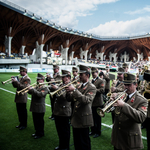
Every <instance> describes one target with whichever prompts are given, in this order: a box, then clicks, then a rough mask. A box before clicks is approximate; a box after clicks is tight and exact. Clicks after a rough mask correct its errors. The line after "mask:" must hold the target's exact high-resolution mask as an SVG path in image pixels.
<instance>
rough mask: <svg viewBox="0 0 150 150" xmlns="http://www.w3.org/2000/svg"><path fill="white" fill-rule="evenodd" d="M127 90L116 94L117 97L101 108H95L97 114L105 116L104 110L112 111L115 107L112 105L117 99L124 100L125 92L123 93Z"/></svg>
mask: <svg viewBox="0 0 150 150" xmlns="http://www.w3.org/2000/svg"><path fill="white" fill-rule="evenodd" d="M126 91H127V89H126V90H125V91H124V92H121V93H120V94H118V95H117V98H116V99H115V100H113V101H110V102H108V103H107V105H106V106H105V107H104V108H103V109H101V108H100V107H98V108H97V113H98V115H99V116H101V117H104V116H105V112H108V113H109V112H110V111H113V110H114V109H115V108H114V106H112V105H113V104H114V103H115V102H117V101H118V100H123V101H125V99H126V97H127V94H126V93H125V92H126ZM119 113H120V112H117V114H119Z"/></svg>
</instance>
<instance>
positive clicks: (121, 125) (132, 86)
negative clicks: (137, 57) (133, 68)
mask: <svg viewBox="0 0 150 150" xmlns="http://www.w3.org/2000/svg"><path fill="white" fill-rule="evenodd" d="M123 82H124V85H125V88H126V90H127V91H126V93H127V95H128V96H127V98H126V100H125V101H123V100H122V99H120V100H118V101H116V103H114V106H115V107H119V108H120V109H119V110H120V111H119V112H120V113H118V112H117V115H116V116H115V120H114V124H113V129H112V141H111V143H112V145H113V146H114V149H115V150H127V149H133V150H139V149H143V142H142V136H141V135H142V133H141V128H140V125H139V124H140V123H142V122H143V121H144V120H145V119H146V116H147V106H148V103H147V100H146V99H145V98H144V97H143V96H142V95H141V94H139V93H138V92H137V91H136V86H137V82H136V77H135V75H133V74H130V73H124V81H123ZM116 96H117V93H115V94H112V96H111V98H112V99H113V100H114V99H116Z"/></svg>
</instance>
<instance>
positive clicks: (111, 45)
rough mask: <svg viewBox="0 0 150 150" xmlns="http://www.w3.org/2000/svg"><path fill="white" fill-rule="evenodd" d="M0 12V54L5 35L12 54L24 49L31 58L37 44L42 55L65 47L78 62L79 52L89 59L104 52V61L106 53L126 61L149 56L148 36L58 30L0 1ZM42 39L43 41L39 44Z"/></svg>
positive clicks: (18, 8)
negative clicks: (124, 56)
mask: <svg viewBox="0 0 150 150" xmlns="http://www.w3.org/2000/svg"><path fill="white" fill-rule="evenodd" d="M0 11H1V14H0V48H1V51H3V52H4V48H5V47H4V41H5V35H7V36H12V37H13V39H12V51H13V52H15V53H19V50H20V48H21V46H22V45H25V46H26V48H25V52H27V53H29V54H31V53H32V51H33V49H34V48H36V41H38V42H39V44H44V50H45V51H46V50H47V49H48V50H49V49H53V50H58V49H59V50H60V46H61V45H63V47H69V53H71V51H74V52H75V53H74V56H75V57H78V58H79V52H80V48H82V49H83V50H89V52H90V53H92V57H93V58H95V54H96V50H98V52H104V54H105V55H106V58H107V59H109V57H108V54H109V52H112V53H113V52H116V53H117V56H118V57H119V56H120V55H121V54H122V53H123V52H124V51H126V52H127V53H129V55H130V60H131V59H132V58H133V57H135V58H137V53H141V52H143V53H144V59H147V57H148V56H149V55H150V54H149V51H150V34H146V35H139V36H132V37H106V36H97V35H94V34H88V33H84V32H82V31H77V30H74V29H71V28H67V27H62V26H60V25H58V24H56V23H53V22H51V21H48V20H46V19H44V18H42V17H40V16H38V15H36V14H35V13H33V12H30V11H28V10H26V9H24V8H22V7H20V6H17V5H15V4H13V3H11V2H8V1H6V0H0ZM10 30H11V32H10ZM43 35H44V40H42V39H43ZM67 40H69V44H68V45H66V43H67V42H66V41H67ZM103 46H104V49H102V47H103ZM116 49H117V50H116Z"/></svg>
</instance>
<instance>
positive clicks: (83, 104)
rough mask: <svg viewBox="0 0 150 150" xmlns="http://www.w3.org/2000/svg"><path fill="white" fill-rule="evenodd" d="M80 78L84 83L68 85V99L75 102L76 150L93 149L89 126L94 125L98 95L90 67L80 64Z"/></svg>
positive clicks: (73, 118) (74, 128)
mask: <svg viewBox="0 0 150 150" xmlns="http://www.w3.org/2000/svg"><path fill="white" fill-rule="evenodd" d="M79 69H80V71H79V74H80V75H79V78H80V81H81V82H82V83H80V84H79V85H77V86H76V87H74V86H73V85H70V86H68V87H66V91H67V94H66V97H67V100H68V101H73V102H74V109H73V115H72V117H71V124H72V127H73V138H74V147H75V150H91V142H90V137H89V127H91V126H93V116H92V102H93V100H94V97H95V95H96V87H95V86H94V85H93V84H92V83H91V82H90V81H89V78H90V69H89V68H88V67H87V66H83V65H80V66H79Z"/></svg>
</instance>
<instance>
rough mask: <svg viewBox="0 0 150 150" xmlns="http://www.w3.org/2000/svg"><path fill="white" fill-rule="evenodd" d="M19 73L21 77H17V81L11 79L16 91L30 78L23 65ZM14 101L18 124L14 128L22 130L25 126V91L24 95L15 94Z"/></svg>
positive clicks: (24, 86)
mask: <svg viewBox="0 0 150 150" xmlns="http://www.w3.org/2000/svg"><path fill="white" fill-rule="evenodd" d="M20 75H21V76H22V78H19V81H17V80H16V79H15V78H13V79H12V85H13V87H14V88H17V91H20V90H22V89H24V88H26V87H27V86H29V84H30V83H31V80H30V78H29V77H28V75H27V69H26V68H25V67H22V66H20ZM15 102H16V108H17V114H18V119H19V122H20V124H19V125H18V126H16V128H19V129H20V130H23V129H25V128H26V127H27V108H26V103H27V93H25V94H24V95H21V94H20V95H18V94H16V96H15Z"/></svg>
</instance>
